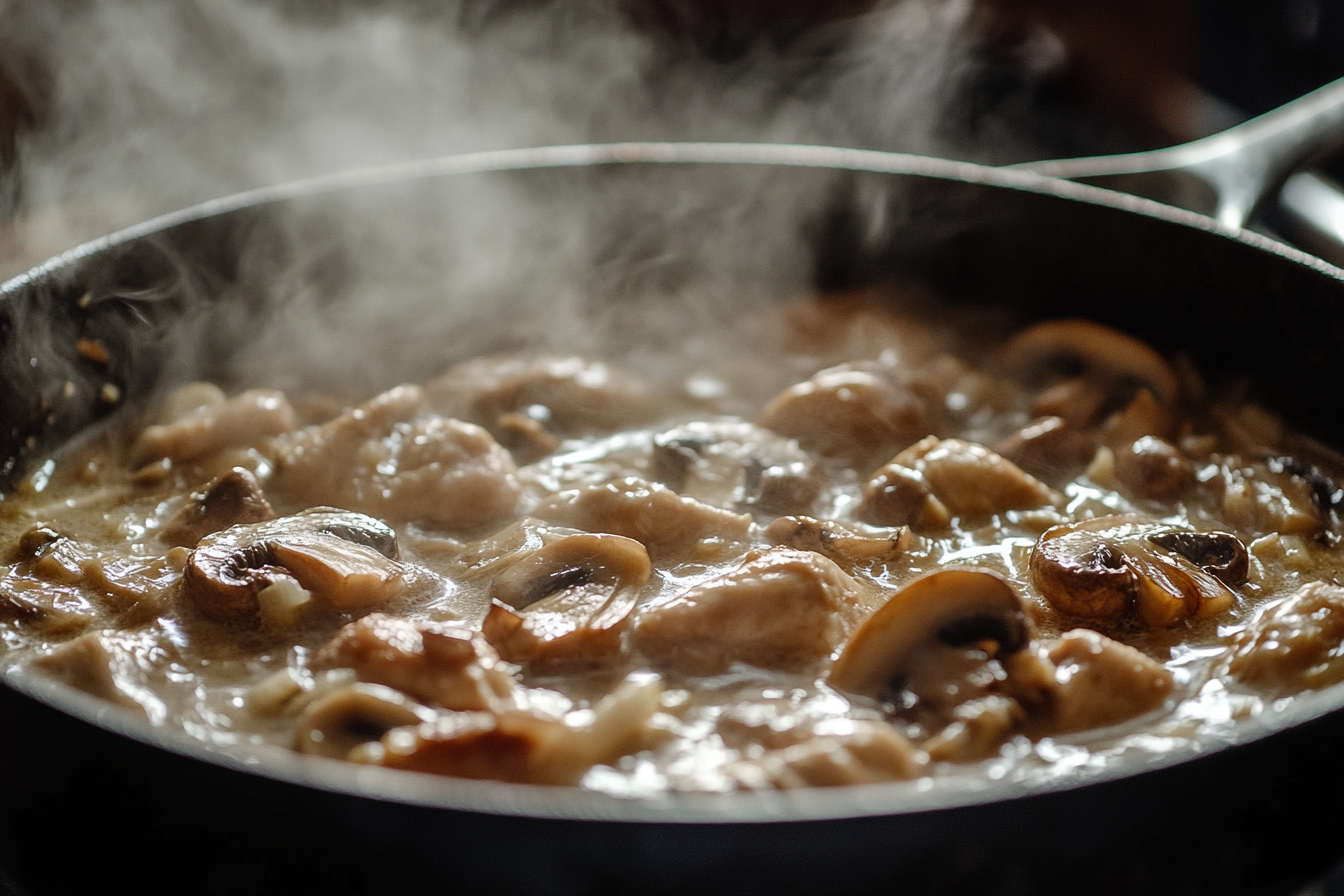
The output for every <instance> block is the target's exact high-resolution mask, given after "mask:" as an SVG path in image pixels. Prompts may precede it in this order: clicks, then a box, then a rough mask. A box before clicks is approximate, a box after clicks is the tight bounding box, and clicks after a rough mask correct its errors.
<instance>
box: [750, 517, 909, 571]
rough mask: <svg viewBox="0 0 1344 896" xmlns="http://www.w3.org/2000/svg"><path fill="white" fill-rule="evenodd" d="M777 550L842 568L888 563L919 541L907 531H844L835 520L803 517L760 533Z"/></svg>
mask: <svg viewBox="0 0 1344 896" xmlns="http://www.w3.org/2000/svg"><path fill="white" fill-rule="evenodd" d="M761 534H762V535H764V536H765V538H766V540H767V541H769V542H770V543H772V544H777V545H779V546H780V547H786V548H795V549H797V550H801V551H816V552H817V553H818V554H822V555H823V556H826V557H829V558H830V559H832V560H834V561H836V562H837V563H841V564H844V565H849V566H853V565H855V564H861V563H890V562H893V561H895V560H897V559H899V558H900V557H902V556H904V555H905V554H906V553H907V552H908V551H909V550H910V549H911V547H912V546H913V545H914V544H915V543H916V542H918V541H919V538H918V536H915V535H912V534H911V533H910V530H909V529H905V528H900V529H885V530H884V529H870V528H868V527H867V526H855V527H853V528H847V527H845V526H842V525H840V524H839V523H837V522H835V521H834V520H824V521H823V520H814V519H812V518H811V517H806V516H782V517H780V518H779V519H777V520H775V521H774V522H773V523H771V524H770V525H768V526H766V527H765V531H764V532H762V533H761Z"/></svg>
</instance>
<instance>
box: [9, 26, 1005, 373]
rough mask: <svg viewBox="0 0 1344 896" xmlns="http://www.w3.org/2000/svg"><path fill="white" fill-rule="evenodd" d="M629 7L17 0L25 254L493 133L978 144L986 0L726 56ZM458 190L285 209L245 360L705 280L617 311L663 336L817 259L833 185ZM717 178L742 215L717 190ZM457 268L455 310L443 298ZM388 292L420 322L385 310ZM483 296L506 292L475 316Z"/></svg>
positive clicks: (486, 324)
mask: <svg viewBox="0 0 1344 896" xmlns="http://www.w3.org/2000/svg"><path fill="white" fill-rule="evenodd" d="M630 8H631V7H630V6H628V5H622V4H619V3H611V2H597V0H592V2H574V3H570V2H536V0H514V2H509V3H487V2H481V0H464V2H461V3H458V4H449V3H445V4H415V3H408V4H400V5H391V4H373V5H368V6H360V5H358V4H349V5H348V6H347V5H341V4H337V5H335V6H332V7H330V8H328V7H319V6H317V5H315V4H301V3H286V2H281V0H271V2H263V0H183V2H176V3H161V2H157V0H117V2H108V3H96V4H84V3H77V2H66V0H53V2H42V3H35V2H31V0H0V23H3V33H4V38H3V41H4V43H5V44H6V45H7V46H8V47H9V48H10V50H12V51H15V52H17V53H19V54H22V55H24V56H25V57H26V58H31V59H37V60H39V61H40V63H41V66H40V68H41V70H42V72H43V76H42V84H41V85H40V92H41V93H42V94H43V95H44V102H43V105H44V116H43V123H42V125H41V127H39V128H37V129H35V130H32V131H30V132H26V133H24V134H22V135H21V137H20V140H19V143H18V145H17V153H16V157H17V162H16V164H15V166H14V167H13V169H12V171H11V172H10V173H9V175H8V177H10V178H11V179H12V181H13V182H12V183H11V185H10V187H11V189H10V190H9V191H8V194H7V195H11V196H13V197H15V200H14V202H15V208H13V209H10V210H9V211H10V212H11V213H12V214H16V215H17V217H18V219H19V220H20V221H24V222H26V224H25V226H26V228H27V230H26V232H27V233H28V237H27V238H28V245H27V246H26V247H25V248H26V249H27V250H28V252H29V253H31V252H33V251H34V247H35V246H40V247H43V248H49V249H50V251H52V252H54V251H57V250H60V249H63V248H66V247H68V246H70V245H73V244H74V243H76V242H79V241H80V240H82V239H87V238H90V237H92V236H95V235H97V234H99V233H102V232H106V231H109V230H112V229H114V228H116V227H119V226H125V225H127V224H130V223H133V222H135V221H138V220H142V219H145V218H147V217H150V216H152V215H154V214H158V213H162V212H165V211H168V210H171V209H174V208H178V207H182V206H185V205H188V204H191V203H194V202H198V201H201V200H204V199H207V198H211V197H216V196H221V195H226V194H229V193H233V192H236V191H239V190H243V189H248V188H253V187H257V186H263V185H267V184H273V183H279V182H283V181H286V180H291V179H295V178H299V177H306V176H311V175H315V174H321V173H326V172H333V171H338V170H342V169H346V168H351V167H357V166H367V165H373V164H379V163H385V162H394V161H400V160H406V159H413V158H421V157H429V156H437V155H443V154H448V153H456V152H462V151H471V150H478V149H490V148H503V147H512V146H525V145H545V144H564V143H576V142H613V141H627V140H731V141H769V142H798V143H825V144H838V145H849V146H859V147H867V148H880V149H891V150H900V151H906V152H917V153H926V154H933V155H954V156H959V157H962V158H974V157H977V156H981V157H982V156H983V155H984V154H985V150H983V149H982V148H979V147H976V146H967V145H965V144H964V141H962V140H959V139H956V137H954V136H949V130H948V127H947V122H948V120H949V116H950V115H951V114H952V113H954V112H956V109H957V104H958V102H959V101H960V100H961V98H962V90H963V88H964V86H965V82H966V80H967V76H968V72H969V71H971V70H972V69H973V68H974V64H973V62H972V61H971V60H972V55H971V53H970V52H969V50H968V47H967V40H966V38H965V36H964V26H965V23H966V20H967V17H968V16H969V14H970V3H969V0H943V2H940V0H904V2H886V3H879V4H878V5H877V6H876V7H875V8H873V9H872V10H871V11H870V12H868V13H867V14H865V15H863V16H862V17H859V18H851V19H846V20H841V21H837V22H834V23H832V24H829V25H822V26H819V27H817V28H816V29H815V30H814V31H813V32H812V33H810V34H808V35H806V36H803V37H799V38H797V39H794V40H792V41H790V42H788V43H787V44H786V45H780V44H777V43H772V42H770V41H768V40H761V41H759V42H757V43H756V44H754V45H751V46H747V47H745V48H744V49H743V51H742V52H741V53H739V54H736V55H735V56H734V57H733V58H732V59H730V60H724V59H719V58H710V57H706V56H703V55H698V54H696V53H690V52H682V51H680V50H679V48H678V46H677V44H676V41H670V40H668V39H666V35H660V34H659V33H658V32H657V30H656V29H650V28H647V27H640V26H638V25H637V24H636V21H637V18H638V17H632V16H631V15H630V14H629V10H630ZM319 9H321V10H323V11H320V12H319V11H315V10H319ZM454 190H455V193H454V196H453V207H454V208H455V209H456V211H455V212H454V213H453V214H450V215H447V216H445V214H444V212H443V210H442V208H441V207H440V206H441V203H440V205H439V206H435V207H434V208H430V207H429V206H431V205H434V203H433V202H431V201H429V200H425V201H420V202H418V203H417V202H416V201H414V197H411V198H410V199H409V200H408V201H406V202H405V203H404V205H403V206H401V207H399V208H396V209H392V208H389V209H386V210H384V214H382V215H381V216H378V217H369V216H368V215H367V214H365V213H363V212H361V215H360V216H359V217H360V220H358V221H354V222H351V223H343V224H341V225H340V226H335V225H333V224H332V223H331V222H330V221H327V222H326V223H324V224H314V222H312V221H307V220H296V221H294V222H291V223H292V226H291V234H290V235H291V238H292V239H293V240H294V241H296V242H300V241H301V242H302V243H303V244H304V246H305V252H304V253H303V256H302V258H300V259H298V260H296V259H295V258H293V257H289V258H288V259H287V260H286V261H285V262H284V264H283V265H281V266H279V267H269V268H268V267H265V266H264V265H254V266H252V268H253V270H252V276H253V282H254V283H258V284H260V283H265V284H266V288H268V289H270V290H271V291H273V292H279V293H282V294H283V296H284V298H285V299H286V301H287V304H286V305H285V310H284V318H283V320H284V321H286V322H287V323H288V325H287V326H270V327H268V328H267V330H266V332H265V333H259V334H257V336H256V338H255V344H254V345H253V349H252V351H251V352H250V353H248V354H247V355H246V356H245V357H246V358H247V359H249V360H248V361H247V364H250V365H251V367H250V368H249V369H250V370H251V373H250V374H249V376H248V377H247V378H249V379H251V378H263V377H267V376H271V377H273V376H275V375H277V374H278V369H283V366H284V365H283V364H281V365H277V364H276V363H275V359H276V358H280V357H283V358H284V359H285V362H284V363H291V362H294V361H295V360H297V361H298V362H299V363H301V364H302V365H304V366H305V368H306V369H309V370H312V371H315V372H316V373H317V374H319V375H324V376H331V377H334V378H338V379H344V380H345V381H352V380H353V381H356V382H359V383H361V384H362V383H365V382H367V383H376V382H378V381H385V380H387V379H388V378H397V377H400V376H406V375H410V373H422V372H423V371H418V370H417V371H410V372H408V371H406V370H403V369H398V370H393V371H388V370H383V369H381V366H380V364H375V363H372V362H370V363H368V364H365V365H357V364H352V363H351V360H350V359H351V358H353V357H356V356H359V355H360V354H361V353H362V354H363V355H365V356H367V355H368V354H369V352H370V351H371V350H372V351H374V352H376V353H378V354H379V355H380V356H381V357H383V358H387V357H391V356H395V357H398V358H408V357H433V358H440V359H441V358H446V357H452V356H454V355H458V354H461V353H463V352H466V351H471V350H479V349H480V348H481V347H490V346H492V345H495V344H496V343H501V342H502V341H507V340H508V339H512V340H513V341H515V342H517V341H523V342H531V343H537V342H544V343H546V344H548V345H556V344H559V345H561V346H563V347H565V348H573V349H583V348H585V347H589V346H590V345H591V344H602V343H604V342H606V335H607V333H608V331H609V329H610V328H609V327H607V326H605V324H604V325H603V326H595V325H594V323H593V319H592V318H591V317H589V316H584V315H580V314H578V313H577V312H578V311H580V310H587V308H586V306H587V305H588V304H590V302H589V300H590V298H591V297H592V296H593V295H595V294H629V293H633V292H640V291H645V292H654V293H664V294H666V293H673V292H678V293H682V294H687V293H694V294H696V295H698V296H700V298H701V300H700V301H699V302H697V303H695V304H693V305H689V306H685V307H681V308H678V309H677V310H676V311H675V312H670V311H668V310H667V307H666V306H663V307H662V318H663V319H662V321H661V322H655V323H651V322H650V321H649V320H648V319H644V320H641V322H639V323H638V324H635V325H633V327H632V326H631V325H630V324H629V322H628V321H625V322H623V323H622V326H623V327H625V329H626V330H629V329H632V328H633V329H634V330H636V331H639V332H642V333H644V334H645V335H646V336H648V334H649V333H650V331H653V330H657V329H658V328H659V327H663V326H669V325H671V324H672V322H673V321H675V322H676V323H677V325H679V326H694V325H697V324H704V323H705V322H707V321H709V322H712V321H713V320H716V319H719V318H721V317H722V316H723V315H724V314H725V310H724V303H725V301H726V300H727V297H729V296H731V300H732V302H733V303H735V305H737V306H740V305H742V304H748V305H749V304H750V301H751V300H752V298H753V296H754V295H763V294H766V293H770V294H772V295H776V296H777V295H779V294H780V293H788V292H790V291H797V290H799V289H802V288H804V287H805V286H806V282H807V277H808V274H809V272H810V268H809V265H810V249H809V247H808V246H807V245H806V241H807V237H806V234H804V233H802V232H801V231H800V229H799V222H802V221H805V220H807V217H808V215H809V214H810V213H813V212H815V210H816V209H817V208H818V207H819V206H820V205H821V203H822V202H823V201H824V200H825V197H826V195H827V190H828V184H827V182H826V179H825V178H823V177H820V176H815V175H813V176H806V177H799V176H794V175H789V176H787V177H781V176H779V175H778V173H774V174H772V173H769V172H762V173H756V174H751V175H742V174H741V173H740V172H739V173H735V174H734V175H732V176H731V177H729V178H728V179H727V180H725V181H724V182H723V183H716V182H715V180H714V176H713V175H711V176H710V177H708V178H699V179H698V180H696V181H695V182H694V183H692V182H691V181H689V180H686V179H685V178H684V177H682V176H681V175H680V174H675V175H668V176H667V177H662V176H660V177H659V178H656V179H654V180H652V181H650V180H648V179H646V182H641V183H638V184H630V183H626V182H625V181H623V180H622V177H621V176H616V177H614V178H607V179H605V180H600V182H599V183H596V184H594V183H584V184H581V185H578V186H577V187H576V186H573V185H571V186H569V187H566V188H565V189H564V190H561V191H560V192H561V193H563V196H560V195H557V194H556V190H555V189H554V188H552V187H547V188H545V189H542V190H541V191H540V193H539V188H538V187H536V186H535V185H531V184H528V183H525V182H523V183H519V182H513V181H505V182H501V183H493V182H492V183H490V184H484V183H480V184H475V183H472V184H464V185H462V186H461V187H454ZM542 194H546V195H542ZM725 197H729V198H730V199H731V201H732V203H734V204H735V205H734V206H733V209H732V210H731V211H729V212H727V213H726V216H725V213H722V212H721V211H715V212H713V213H712V214H711V213H710V212H709V211H707V210H708V209H709V208H710V207H711V206H713V207H714V208H715V209H721V208H722V206H723V204H724V199H725ZM604 203H605V205H604ZM612 203H616V204H617V205H618V206H619V207H620V208H621V209H622V211H621V213H620V214H619V215H616V216H615V218H613V216H612V215H611V214H610V212H609V210H610V208H611V207H612ZM522 209H526V213H522V212H520V210H522ZM603 209H605V210H603ZM0 211H3V210H0ZM706 228H710V229H712V230H713V233H712V235H710V234H708V233H707V231H706ZM333 258H340V259H344V260H345V267H344V268H343V274H342V277H341V278H340V280H341V282H340V284H339V288H338V291H339V292H341V293H342V297H343V298H349V297H354V298H356V299H358V301H342V302H340V303H334V302H333V301H332V299H331V296H330V295H326V294H324V292H323V291H324V289H331V288H333V287H331V283H332V278H331V277H330V276H329V277H327V278H326V280H325V281H323V280H322V278H321V277H317V278H316V281H315V280H314V277H313V275H314V271H315V270H319V269H320V268H321V267H322V265H323V264H326V262H324V261H319V260H321V259H328V260H329V259H333ZM686 258H694V259H695V262H696V264H697V265H698V266H699V268H700V270H699V272H698V273H697V274H696V275H688V274H686V273H685V270H684V264H682V263H681V262H683V261H684V260H685V259H686ZM350 259H357V260H358V261H357V263H354V264H350V263H349V260H350ZM35 260H38V259H35V258H28V259H26V261H27V262H32V261H35ZM16 272H17V271H15V270H13V269H8V270H0V274H12V273H16ZM319 273H320V271H319ZM327 273H328V274H329V273H330V270H328V271H327ZM315 282H325V283H326V285H325V286H317V285H315ZM446 295H447V296H451V299H452V302H453V303H454V305H455V307H456V309H457V312H458V313H457V314H456V316H447V317H446V316H444V315H443V314H442V313H441V308H442V306H443V304H444V302H445V296H446ZM505 299H507V300H508V301H509V302H511V303H512V304H511V305H510V306H509V308H510V310H509V312H508V314H507V315H502V314H501V313H499V312H500V308H501V307H502V306H501V304H500V303H501V302H503V301H505ZM393 307H395V308H397V309H398V310H399V312H400V314H399V317H400V318H401V319H402V320H403V321H415V322H416V323H415V324H414V325H412V326H409V327H406V326H402V327H398V328H391V329H389V327H388V326H387V324H386V320H385V318H386V316H387V310H388V309H389V308H393ZM473 308H474V309H478V310H479V309H487V310H489V313H488V314H476V315H475V318H481V319H482V320H475V319H473V321H472V327H471V328H468V327H467V326H465V325H464V323H463V321H464V319H465V318H464V315H465V317H468V318H469V317H472V315H471V314H470V313H469V311H468V310H464V309H473ZM541 311H545V312H546V313H545V314H540V313H539V312H541ZM571 311H573V312H575V313H572V314H571V313H569V312H571ZM556 320H564V321H569V322H570V323H569V324H568V325H566V326H561V327H557V326H556V324H555V321H556ZM492 322H493V326H494V327H495V330H494V331H493V332H492V331H491V329H490V326H491V323H492ZM506 325H507V332H505V330H504V329H502V328H504V327H505V326H506ZM315 336H320V337H321V338H314V337H315ZM650 341H651V340H650V339H646V340H645V342H646V343H648V342H650ZM296 354H297V355H302V356H303V357H299V358H297V359H295V357H294V356H295V355H296ZM277 368H278V369H277ZM355 368H357V369H358V371H357V372H352V370H353V369H355Z"/></svg>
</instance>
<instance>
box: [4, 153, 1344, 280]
mask: <svg viewBox="0 0 1344 896" xmlns="http://www.w3.org/2000/svg"><path fill="white" fill-rule="evenodd" d="M637 164H654V165H678V164H684V165H694V164H714V165H719V164H727V165H759V166H772V165H773V166H780V167H793V168H820V169H832V170H845V171H854V172H866V173H873V174H894V175H915V176H923V177H929V178H932V179H935V180H946V181H955V182H961V183H969V184H977V185H982V186H991V187H1002V188H1005V189H1009V190H1016V191H1018V192H1024V193H1036V194H1039V195H1043V196H1050V197H1055V198H1059V199H1066V200H1074V201H1079V202H1083V203H1086V204H1090V205H1100V206H1106V207H1110V208H1114V209H1119V210H1121V211H1128V212H1133V213H1135V214H1138V215H1140V216H1143V217H1148V218H1153V219H1156V220H1161V221H1166V222H1169V223H1175V224H1181V225H1185V226H1188V227H1192V228H1194V229H1196V230H1200V231H1204V232H1207V233H1210V234H1214V235H1217V236H1220V237H1223V238H1226V239H1230V240H1233V241H1235V242H1240V243H1244V244H1247V245H1250V246H1253V247H1254V248H1256V249H1260V250H1262V251H1267V252H1269V253H1271V254H1273V255H1278V256H1280V257H1282V258H1285V259H1287V260H1290V261H1293V262H1297V263H1298V264H1302V265H1304V266H1306V267H1309V268H1311V269H1313V270H1316V271H1318V272H1320V273H1322V274H1325V275H1327V276H1329V277H1331V278H1332V279H1335V280H1340V281H1344V268H1339V267H1336V266H1334V265H1332V264H1330V263H1329V262H1327V261H1324V260H1323V259H1320V258H1317V257H1316V256H1314V255H1311V254H1310V253H1307V252H1304V251H1302V250H1301V249H1297V248H1295V247H1293V246H1290V245H1288V244H1286V243H1284V242H1281V241H1279V240H1277V239H1274V238H1273V237H1270V236H1267V235H1265V234H1263V233H1260V232H1258V231H1255V230H1248V229H1246V228H1241V227H1229V226H1227V225H1226V224H1223V223H1221V222H1219V221H1218V220H1216V219H1214V218H1211V217H1209V216H1207V215H1202V214H1199V213H1198V212H1192V211H1188V210H1186V209H1182V208H1177V207H1176V206H1171V205H1166V204H1164V203H1161V202H1157V201H1155V200H1152V199H1145V198H1143V197H1139V196H1134V195H1131V194H1129V193H1120V192H1117V191H1115V190H1108V189H1105V188H1103V187H1097V186H1092V185H1091V184H1084V183H1077V182H1075V181H1070V180H1064V179H1062V178H1056V177H1050V176H1047V175H1043V174H1037V173H1035V172H1033V171H1029V170H1024V169H1016V168H996V167H992V166H988V165H981V164H978V163H976V162H963V161H957V160H953V159H944V158H939V157H936V156H923V155H915V154H912V153H897V152H885V151H882V150H871V149H852V148H847V147H842V146H829V145H821V144H801V143H712V142H687V143H678V142H629V143H574V144H563V145H552V146H534V147H523V148H517V149H497V150H483V151H480V152H471V153H459V154H453V155H444V156H434V157H430V158H424V159H414V160H410V161H404V162H394V163H391V164H386V165H375V166H369V167H362V168H353V169H349V170H345V171H338V172H335V173H332V174H322V175H317V176H314V177H309V178H303V179H300V180H294V181H286V182H283V183H279V184H273V185H271V186H265V187H258V188H255V189H251V190H244V191H242V192H239V193H233V194H231V195H228V196H223V197H220V198H218V199H210V200H206V201H205V202H200V203H197V204H195V205H190V206H187V207H186V208H182V209H178V210H177V211H172V212H168V213H166V214H162V215H158V216H156V217H153V218H150V219H148V220H146V221H143V222H140V223H138V224H133V225H131V226H129V227H125V228H122V229H120V230H117V231H114V232H113V233H110V234H107V235H106V236H102V237H98V238H95V239H93V240H90V241H88V242H85V243H81V244H80V245H78V246H75V247H73V248H71V249H68V250H67V251H65V252H63V253H61V254H59V255H56V256H54V257H52V258H50V259H48V260H47V261H45V262H42V263H41V264H38V265H37V266H35V267H33V268H30V269H29V270H27V271H25V272H23V273H21V274H18V275H16V276H15V277H12V278H11V279H9V280H7V281H5V282H3V283H0V298H3V297H4V296H5V295H6V294H9V293H13V292H16V291H17V290H19V289H21V288H23V287H25V286H27V285H29V284H30V283H34V282H36V281H38V280H40V279H42V278H43V277H45V276H48V275H50V274H52V273H54V272H56V271H58V270H60V269H62V268H66V267H68V266H70V265H73V264H74V263H76V262H78V261H80V260H82V259H85V258H88V257H90V256H93V255H96V254H98V253H99V252H103V251H106V250H108V249H112V248H114V247H116V246H120V245H124V244H126V243H129V242H132V241H134V240H137V239H141V238H144V237H147V236H151V235H153V234H156V233H159V232H161V231H164V230H168V229H170V228H172V227H176V226H178V225H181V224H186V223H189V222H192V221H197V220H201V219H204V218H209V217H213V216H216V215H222V214H226V213H228V212H233V211H239V210H242V209H245V208H252V207H257V206H262V205H268V204H271V203H276V202H283V201H286V200H292V199H300V198H304V197H309V196H317V195H321V194H328V193H337V192H343V191H346V190H353V189H357V188H360V187H372V186H380V185H390V184H395V183H399V182H407V181H414V180H419V179H425V178H437V177H449V176H453V175H466V174H489V173H498V172H506V171H529V170H539V169H547V168H591V167H596V166H603V165H637Z"/></svg>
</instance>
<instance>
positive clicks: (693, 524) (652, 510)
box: [536, 478, 751, 560]
mask: <svg viewBox="0 0 1344 896" xmlns="http://www.w3.org/2000/svg"><path fill="white" fill-rule="evenodd" d="M536 516H537V517H539V518H541V519H544V520H548V521H550V522H555V523H560V524H562V525H565V526H573V527H574V528H576V529H583V530H584V531H586V532H610V533H611V534H613V535H624V536H625V537H626V538H633V539H635V540H636V541H639V542H642V543H643V544H644V546H645V547H646V548H648V549H649V554H650V556H652V557H653V558H654V559H655V560H657V559H659V558H666V557H669V556H675V557H687V558H689V557H693V556H704V557H706V558H707V557H709V556H713V555H715V554H719V553H721V552H722V551H723V549H724V547H725V546H726V545H729V544H736V543H741V542H744V541H746V538H747V533H748V530H749V529H750V527H751V517H750V516H748V515H747V514H744V513H732V512H731V511H727V510H720V509H718V508H717V507H710V506H709V505H708V504H701V503H700V502H699V501H696V500H693V499H691V498H683V497H680V496H679V495H677V493H676V492H674V491H672V490H671V489H669V488H667V487H665V486H662V485H658V484H657V483H652V482H645V481H644V480H642V479H635V478H627V479H623V480H621V481H620V482H613V483H608V484H606V485H597V486H590V487H588V488H580V489H574V490H571V491H564V492H561V493H560V494H558V495H555V496H554V497H552V498H550V499H548V500H546V501H544V502H543V503H542V504H541V506H540V507H538V508H537V510H536Z"/></svg>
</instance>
